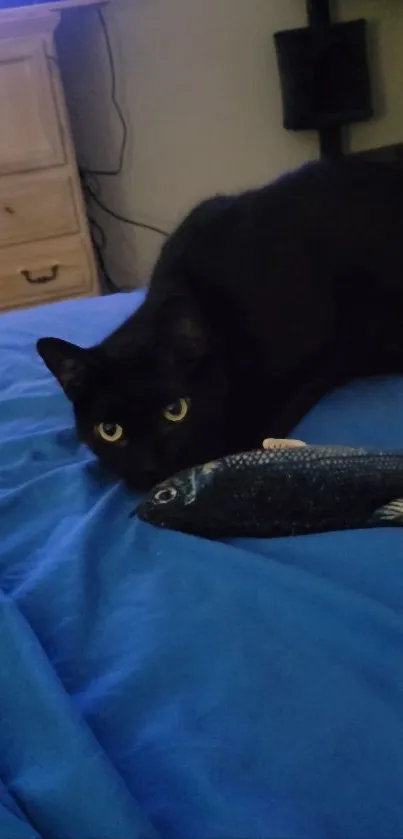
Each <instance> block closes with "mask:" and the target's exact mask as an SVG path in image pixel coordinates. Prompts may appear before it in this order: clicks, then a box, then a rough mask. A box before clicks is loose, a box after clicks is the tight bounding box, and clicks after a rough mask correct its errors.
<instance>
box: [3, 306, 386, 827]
mask: <svg viewBox="0 0 403 839" xmlns="http://www.w3.org/2000/svg"><path fill="white" fill-rule="evenodd" d="M140 298H141V295H139V294H132V295H120V296H116V297H113V298H104V299H96V300H89V301H85V302H73V301H72V302H68V303H63V304H57V305H55V306H48V307H45V308H42V309H37V310H32V311H29V312H21V313H15V314H8V315H5V316H3V317H2V318H0V431H1V434H0V496H1V519H0V521H1V524H0V527H1V541H0V585H1V598H0V839H28V837H29V839H34V837H35V839H37V838H38V837H47V839H50V837H51V839H137V837H142V839H152V837H172V838H173V839H182V837H183V839H257V837H259V839H269V837H275V839H299V837H307V839H321V837H329V839H336V837H337V839H343V837H346V839H347V838H348V839H392V837H393V839H396V838H397V837H402V836H403V619H402V610H403V530H388V529H386V530H372V531H366V532H349V533H338V534H324V535H320V536H313V537H300V538H294V539H283V540H271V541H269V540H262V541H258V540H256V541H254V540H243V541H238V542H235V543H233V544H231V543H230V544H225V543H212V542H207V541H203V540H201V539H197V538H194V537H190V536H184V535H182V534H176V533H164V532H160V531H156V530H154V529H153V528H151V527H150V526H148V525H146V524H143V523H141V522H138V521H136V520H135V519H129V513H130V511H131V509H132V507H133V499H132V498H131V497H130V496H129V494H128V493H127V491H126V490H125V489H124V487H123V486H122V485H120V484H118V483H115V482H113V481H112V480H110V479H109V478H108V476H106V475H105V474H104V473H103V472H102V470H101V468H100V467H99V466H98V465H97V464H96V463H95V462H94V459H93V457H92V455H91V454H90V453H89V452H88V451H87V450H86V449H85V447H83V446H81V445H80V444H79V443H78V442H77V441H76V438H75V434H74V429H73V424H72V415H71V410H70V406H69V404H68V403H67V401H66V400H65V398H64V396H63V394H62V393H61V392H60V391H59V389H58V387H57V385H56V383H55V382H54V381H53V380H52V378H51V376H50V375H49V374H48V372H47V370H46V369H45V367H44V366H43V364H42V362H41V361H40V359H39V358H37V357H36V354H35V349H34V341H35V339H36V338H37V337H39V336H40V335H46V334H54V335H58V336H60V337H64V338H66V339H69V340H72V341H77V342H81V343H83V344H87V345H88V344H90V343H92V342H94V341H95V340H98V339H100V338H101V337H102V336H103V335H104V334H106V333H107V332H108V331H109V330H110V329H111V328H112V327H114V326H115V325H117V324H118V323H119V322H120V321H121V320H122V319H123V318H124V317H125V316H126V315H127V314H128V313H129V312H131V311H132V310H133V309H134V307H135V306H136V305H138V302H139V300H140ZM402 418H403V384H402V380H401V379H399V378H395V379H387V380H383V381H381V380H379V381H372V382H368V383H362V384H356V385H354V386H351V387H349V388H347V389H345V390H342V391H339V392H337V393H335V394H333V395H331V396H329V397H328V398H327V399H325V400H324V401H323V402H322V403H321V405H319V406H318V407H317V408H316V409H315V410H314V411H312V413H311V414H310V416H309V417H307V418H306V419H305V421H304V422H303V423H301V425H300V427H299V428H298V429H297V433H298V435H299V436H301V437H302V438H304V439H305V440H307V441H312V442H315V441H316V442H346V443H351V444H368V445H373V446H376V447H379V446H384V447H391V448H392V447H399V446H403V426H402Z"/></svg>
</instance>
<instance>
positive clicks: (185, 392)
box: [37, 299, 234, 489]
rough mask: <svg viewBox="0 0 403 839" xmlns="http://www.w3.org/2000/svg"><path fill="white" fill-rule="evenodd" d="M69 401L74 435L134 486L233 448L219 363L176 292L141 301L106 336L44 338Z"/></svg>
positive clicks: (43, 348) (46, 355)
mask: <svg viewBox="0 0 403 839" xmlns="http://www.w3.org/2000/svg"><path fill="white" fill-rule="evenodd" d="M37 349H38V352H39V354H40V355H41V357H42V358H43V360H44V361H45V363H46V365H47V366H48V368H49V370H50V371H51V372H52V373H53V375H54V376H55V377H56V379H57V380H58V382H59V383H60V385H61V386H62V388H63V390H64V392H65V394H66V396H67V397H68V398H69V399H70V401H71V402H72V404H73V407H74V413H75V418H76V424H77V432H78V436H79V438H80V439H81V440H82V441H83V442H85V443H86V444H87V445H88V446H89V447H90V448H91V449H92V451H93V452H94V453H95V454H96V455H97V456H98V458H99V459H100V461H101V462H102V463H103V464H104V465H105V466H106V467H107V468H108V469H109V470H111V471H112V472H114V473H115V474H116V475H118V476H120V477H121V478H123V479H124V480H125V481H126V482H127V484H128V485H129V486H130V487H132V488H133V489H143V488H144V489H145V488H148V487H150V486H152V485H153V484H154V483H155V482H156V481H158V480H160V479H161V478H165V477H167V476H169V475H171V474H173V473H174V472H176V471H177V470H179V469H181V468H184V467H186V466H189V465H194V464H196V463H201V462H204V461H206V460H209V459H211V458H213V457H216V456H219V455H222V454H224V453H226V452H228V451H230V450H231V449H232V444H231V429H232V428H233V422H234V418H233V417H232V416H231V411H230V406H229V384H228V380H227V376H226V371H225V363H223V362H222V360H221V359H220V356H219V353H217V351H216V347H215V342H214V341H213V340H212V337H211V336H210V335H208V333H207V331H206V330H205V328H204V325H203V324H202V323H201V321H200V318H199V316H198V315H195V313H194V311H193V310H191V309H189V306H188V304H187V302H186V300H185V301H184V300H183V299H181V300H179V299H178V300H173V301H171V302H170V304H169V305H167V306H165V307H163V309H162V311H160V312H159V313H158V316H157V317H156V316H155V315H154V314H153V313H152V311H151V308H150V307H148V309H147V308H146V307H145V306H143V307H141V310H139V312H138V313H136V314H135V315H134V316H133V317H132V318H131V319H130V320H129V321H128V322H127V323H126V324H125V325H124V326H123V327H121V328H120V330H117V332H116V333H114V335H112V336H110V337H109V338H108V339H106V341H104V342H103V343H101V344H99V345H97V346H95V347H92V348H90V349H83V348H81V347H79V346H76V345H75V344H70V343H68V342H66V341H63V340H60V339H58V338H41V339H40V340H39V341H38V344H37Z"/></svg>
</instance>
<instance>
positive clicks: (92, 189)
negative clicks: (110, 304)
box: [79, 9, 169, 293]
mask: <svg viewBox="0 0 403 839" xmlns="http://www.w3.org/2000/svg"><path fill="white" fill-rule="evenodd" d="M97 14H98V19H99V22H100V26H101V28H102V32H103V35H104V40H105V46H106V52H107V56H108V62H109V68H110V74H111V100H112V104H113V106H114V108H115V111H116V114H117V116H118V120H119V122H120V125H121V128H122V141H121V145H120V150H119V157H118V165H117V166H116V167H115V168H114V169H90V168H88V167H87V166H80V167H79V172H80V177H81V181H82V186H83V192H84V196H85V199H86V203H87V209H88V210H89V206H88V205H89V202H90V201H93V202H94V204H96V205H97V206H98V207H99V209H100V210H102V211H103V212H104V213H105V214H106V215H108V216H110V217H111V218H113V219H115V221H119V222H121V223H123V224H129V225H131V226H132V227H139V228H141V229H142V230H150V231H151V232H153V233H158V235H160V236H164V237H167V236H169V233H168V232H167V231H166V230H162V229H161V228H160V227H157V226H156V225H153V224H146V223H145V222H141V221H137V220H135V219H131V218H128V217H127V216H124V215H123V214H122V213H118V212H116V211H115V210H113V209H111V207H108V205H107V204H106V203H105V202H104V201H103V199H102V198H100V197H99V194H98V193H99V181H98V180H97V179H98V178H99V177H111V176H112V177H117V176H118V175H121V174H122V171H123V167H124V160H125V155H126V148H127V142H128V127H127V122H126V120H125V117H124V114H123V111H122V108H121V106H120V103H119V100H118V96H117V82H116V70H115V62H114V58H113V51H112V45H111V40H110V37H109V31H108V27H107V23H106V20H105V17H104V15H103V12H102V10H101V9H97ZM88 219H89V223H90V227H91V238H92V241H93V245H94V250H95V253H96V257H97V260H98V264H99V266H100V269H101V272H102V274H103V279H104V283H105V286H106V288H107V289H108V291H110V292H111V293H116V292H119V291H121V290H122V289H120V288H119V286H117V285H116V284H115V283H114V282H113V280H112V278H111V277H110V275H109V273H108V270H107V268H106V263H105V255H104V252H105V250H106V245H107V238H106V233H105V231H104V229H103V228H102V226H101V225H100V224H99V222H98V221H96V220H95V219H94V218H93V217H91V216H90V215H89V212H88ZM95 231H96V232H97V235H98V237H100V239H101V241H97V239H96V237H95Z"/></svg>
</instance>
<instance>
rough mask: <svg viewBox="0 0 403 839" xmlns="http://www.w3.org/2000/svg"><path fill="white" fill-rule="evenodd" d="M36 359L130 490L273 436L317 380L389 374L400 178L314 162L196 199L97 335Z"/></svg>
mask: <svg viewBox="0 0 403 839" xmlns="http://www.w3.org/2000/svg"><path fill="white" fill-rule="evenodd" d="M39 351H40V353H41V355H42V356H43V358H44V360H45V361H46V363H47V364H48V366H49V367H50V369H51V370H52V371H53V373H54V374H55V375H56V376H57V378H58V379H59V381H60V382H61V383H62V385H63V387H64V388H65V391H66V393H67V395H68V396H69V397H70V398H71V399H72V401H73V404H74V408H75V414H76V420H77V427H78V433H79V435H80V437H81V438H82V439H83V440H85V441H86V442H87V443H88V444H89V445H90V446H91V448H93V450H94V451H95V452H96V453H97V454H98V455H99V457H100V459H101V460H102V461H103V462H104V463H105V464H106V465H107V466H108V467H109V468H110V469H112V470H113V471H114V472H116V473H117V474H118V475H121V476H122V477H124V478H125V479H126V481H127V482H128V483H129V485H131V486H133V487H142V486H148V485H150V484H152V483H153V482H155V481H156V480H157V479H160V478H162V477H165V476H166V475H168V474H170V473H173V472H175V471H176V470H177V469H179V468H182V467H185V466H188V465H191V464H195V463H198V462H201V461H204V460H208V459H210V458H213V457H217V456H221V455H224V454H226V453H229V452H233V451H237V450H243V449H248V448H254V447H256V446H259V445H260V444H261V441H262V440H263V438H264V437H267V435H270V436H279V437H283V436H285V435H286V434H288V433H289V432H290V431H291V430H292V428H293V427H294V425H295V424H296V423H297V421H298V420H299V419H300V418H301V417H302V416H303V415H304V414H305V413H306V411H308V410H309V408H310V407H311V406H312V405H313V404H314V403H315V402H316V401H317V400H318V399H319V398H320V397H321V396H322V395H323V394H324V393H326V392H327V391H328V390H330V389H331V388H332V387H333V386H335V385H337V384H339V383H341V382H343V381H345V380H347V379H349V378H352V377H355V376H367V375H372V374H378V373H387V372H402V373H403V172H401V171H400V170H399V169H397V168H396V169H395V168H394V167H392V166H389V165H387V164H376V163H363V162H361V161H360V162H357V161H355V160H352V159H348V160H343V161H340V162H338V163H317V164H312V165H309V166H306V167H304V168H303V169H301V170H298V171H297V172H295V173H291V174H290V175H287V176H286V177H284V178H282V179H280V180H279V181H277V182H275V183H274V184H271V185H269V186H267V187H264V188H263V189H258V190H253V191H249V192H248V193H245V194H242V195H238V196H224V197H217V198H213V199H210V200H208V201H206V202H203V204H201V205H199V206H198V207H196V209H195V210H193V211H192V212H191V213H190V214H189V216H187V218H186V219H185V220H184V221H183V222H182V224H181V225H180V226H179V228H178V229H177V230H176V231H175V233H174V234H173V235H172V236H171V237H170V238H169V239H168V240H167V242H166V244H165V245H164V247H163V248H162V251H161V255H160V257H159V260H158V262H157V264H156V267H155V269H154V273H153V276H152V279H151V284H150V288H149V292H148V295H147V298H146V301H145V303H144V304H143V306H142V307H141V308H140V309H139V310H138V312H136V313H135V314H134V315H133V316H132V317H131V318H129V319H128V320H127V321H126V322H125V323H124V324H123V325H122V326H121V327H120V328H119V329H118V330H117V331H116V332H115V333H114V334H113V335H111V336H110V337H109V338H107V339H106V341H104V342H103V343H102V344H101V345H100V346H99V347H95V348H94V349H92V350H81V349H80V348H77V347H72V346H71V345H69V344H66V343H65V342H59V341H57V340H53V339H42V340H41V341H40V342H39ZM181 398H183V399H186V400H188V401H187V402H186V411H185V414H184V416H183V417H182V418H181V419H178V417H179V416H180V410H179V409H180V403H178V400H180V399H181ZM171 403H177V406H176V409H175V410H176V416H175V411H174V419H173V418H172V412H171V415H170V419H167V414H166V413H165V414H164V408H165V406H167V405H170V404H171ZM183 404H184V403H183ZM178 405H179V408H178ZM182 413H183V412H182ZM168 415H169V412H168ZM100 423H106V424H107V425H109V426H113V425H116V424H118V425H119V426H121V428H122V429H123V433H122V435H121V437H120V438H119V440H116V441H115V442H113V443H112V442H110V441H107V440H105V439H102V438H101V437H100V435H99V434H97V433H95V432H94V429H95V428H97V427H98V426H99V424H100ZM112 436H113V435H110V437H112ZM115 436H116V435H115Z"/></svg>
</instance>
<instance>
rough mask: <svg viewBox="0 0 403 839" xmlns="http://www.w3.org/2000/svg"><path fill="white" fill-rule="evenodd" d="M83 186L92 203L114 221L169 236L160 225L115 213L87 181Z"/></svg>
mask: <svg viewBox="0 0 403 839" xmlns="http://www.w3.org/2000/svg"><path fill="white" fill-rule="evenodd" d="M91 174H92V173H91ZM84 188H85V190H86V191H87V193H88V195H89V196H90V198H91V199H92V201H93V202H94V204H96V205H97V206H98V207H99V208H100V209H101V210H103V212H104V213H106V214H107V215H108V216H111V218H114V219H115V220H116V221H120V222H122V223H123V224H130V225H131V226H132V227H140V228H141V229H142V230H151V231H152V232H153V233H158V234H159V235H160V236H166V237H167V236H169V233H167V231H166V230H162V228H161V227H157V226H156V225H154V224H146V223H145V222H142V221H135V220H134V219H131V218H128V217H127V216H123V215H122V214H121V213H117V212H116V211H115V210H112V209H111V208H110V207H108V206H107V204H105V203H104V201H102V199H101V198H99V196H98V195H96V193H95V192H94V190H93V189H92V187H90V186H89V184H88V183H87V184H86V185H85V187H84Z"/></svg>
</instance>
